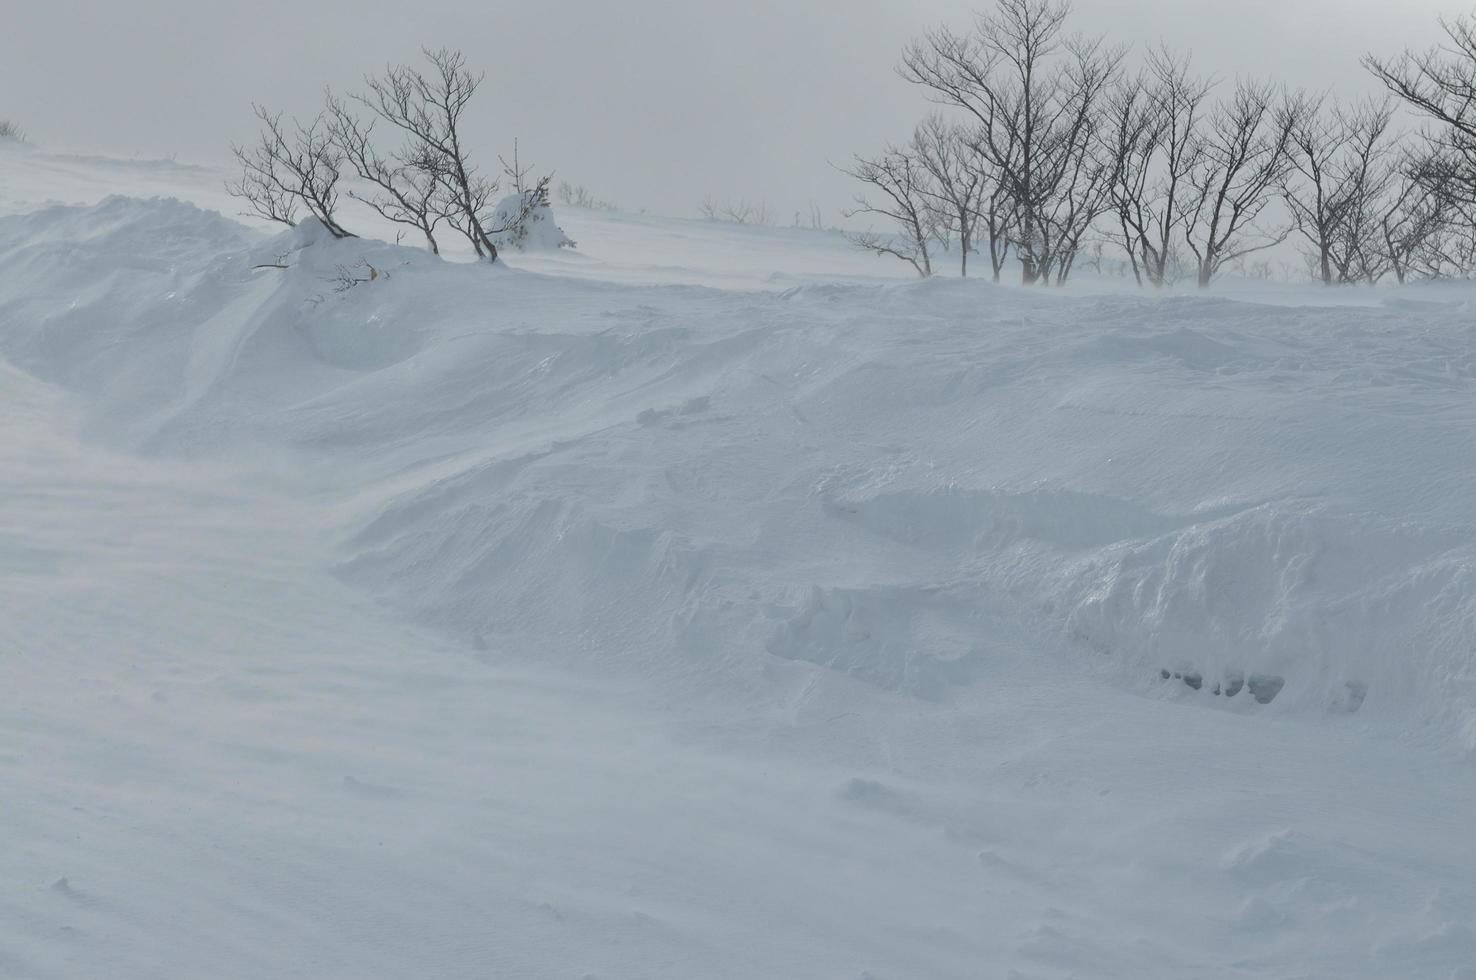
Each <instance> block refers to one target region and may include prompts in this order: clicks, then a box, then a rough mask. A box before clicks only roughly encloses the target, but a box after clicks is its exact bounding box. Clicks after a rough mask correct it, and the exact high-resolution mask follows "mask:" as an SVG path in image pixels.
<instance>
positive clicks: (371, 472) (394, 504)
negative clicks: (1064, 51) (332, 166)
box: [0, 169, 1476, 980]
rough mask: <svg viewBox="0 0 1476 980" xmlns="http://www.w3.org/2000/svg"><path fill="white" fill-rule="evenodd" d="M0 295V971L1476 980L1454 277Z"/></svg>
mask: <svg viewBox="0 0 1476 980" xmlns="http://www.w3.org/2000/svg"><path fill="white" fill-rule="evenodd" d="M119 172H120V173H122V172H124V171H121V170H120V171H119ZM129 172H130V173H131V171H129ZM98 173H99V174H100V175H104V176H105V172H104V171H103V170H101V169H100V170H99V171H98ZM115 176H116V174H115ZM8 190H10V188H9V187H3V188H0V194H4V193H6V192H7V191H8ZM36 190H37V188H36V186H35V185H32V184H30V183H23V184H22V186H21V192H22V193H25V194H27V195H35V194H36ZM10 200H13V198H12V199H10ZM0 209H3V207H0ZM607 228H608V229H610V230H612V231H618V230H624V231H626V232H631V230H632V229H635V231H636V232H639V233H641V234H645V233H647V232H649V233H650V234H651V235H652V236H653V237H661V238H664V240H666V241H679V240H681V239H682V237H683V236H684V235H687V234H689V233H694V234H695V232H693V226H692V225H689V224H684V223H681V222H670V223H667V224H665V225H662V223H661V222H660V221H659V220H658V219H645V221H644V223H641V224H623V225H610V226H607ZM702 234H704V235H706V236H708V237H707V238H706V239H705V245H704V248H707V249H710V250H711V251H710V252H707V253H705V254H710V255H717V256H722V257H724V259H725V262H724V265H723V268H724V270H727V269H729V268H730V266H729V265H728V264H727V260H728V259H732V260H733V262H734V264H736V265H739V266H742V265H743V263H744V262H745V261H749V262H751V263H752V264H751V265H750V266H748V268H759V267H760V266H759V264H758V263H759V262H764V263H767V262H770V261H773V262H776V263H777V264H781V265H783V264H787V263H789V262H790V261H791V260H792V259H793V258H794V257H795V256H794V254H791V253H784V252H782V251H781V253H780V254H778V255H777V256H775V255H773V254H772V253H771V250H772V249H773V248H774V247H775V243H776V242H780V243H781V244H782V239H781V238H778V237H776V236H775V235H774V234H771V233H768V232H761V231H760V230H756V229H741V230H739V229H735V230H733V231H732V232H731V236H732V237H731V238H730V239H728V240H726V241H725V240H724V239H723V237H722V236H723V235H724V234H729V233H728V232H725V231H724V230H722V229H708V230H704V231H703V232H702ZM765 236H767V237H765ZM808 241H809V244H808V245H806V246H804V247H806V248H809V247H812V246H813V247H814V248H815V249H816V254H817V255H819V254H820V252H821V248H820V245H819V244H818V240H817V239H813V238H812V239H809V240H808ZM625 244H626V243H625V242H622V241H620V240H616V241H615V243H614V244H612V245H611V248H612V249H613V250H618V251H621V252H622V253H623V252H625V251H626V249H625V247H624V246H625ZM837 247H838V246H837ZM766 250H770V251H766ZM761 254H762V255H763V258H762V259H759V258H756V257H757V256H759V255H761ZM745 257H747V258H746V259H745ZM822 258H823V256H822ZM825 261H826V262H829V261H830V260H829V259H825ZM0 263H3V264H0V268H3V269H5V270H6V272H5V274H3V275H0V500H3V501H4V506H3V507H0V573H3V581H4V588H3V589H0V624H3V625H0V641H3V643H0V690H3V691H5V692H7V693H10V692H14V696H13V697H12V698H11V699H10V702H11V703H10V705H9V710H7V711H5V712H0V744H3V746H4V749H3V750H0V782H3V784H4V785H5V786H6V787H7V790H8V793H9V796H8V798H7V799H10V798H13V799H14V800H15V801H17V802H16V804H15V805H9V803H7V805H6V806H3V807H0V840H3V841H5V842H6V843H7V844H9V843H11V842H14V843H13V846H7V847H0V880H3V881H5V882H7V883H13V887H7V888H5V889H3V890H0V949H3V953H0V973H3V974H5V975H7V976H9V975H12V974H13V975H16V976H26V977H31V976H36V977H46V976H59V977H60V976H77V975H88V976H93V975H97V976H104V975H105V976H110V977H118V978H120V980H145V978H153V977H157V976H161V975H163V976H201V975H211V974H212V972H219V964H220V963H221V962H222V959H221V957H222V950H228V951H229V954H228V955H229V957H230V963H231V969H232V971H233V974H234V975H240V976H252V977H258V976H259V977H268V976H270V977H278V976H289V975H295V974H296V973H297V972H300V971H301V969H302V964H303V963H308V962H311V963H313V964H314V965H313V967H312V969H313V970H314V975H315V976H322V977H335V978H336V977H345V978H349V977H354V978H357V977H363V976H380V975H394V976H447V977H461V976H484V975H517V976H569V977H577V976H600V977H618V976H652V977H661V978H672V980H675V978H683V980H685V978H690V977H693V976H713V977H727V976H733V977H744V978H747V977H771V976H773V977H789V976H806V977H807V976H836V977H853V978H854V977H923V976H926V977H972V976H976V975H978V974H979V971H980V964H990V968H991V969H993V970H994V971H995V972H996V973H998V974H999V975H1001V976H1004V975H1010V976H1019V977H1056V976H1067V975H1072V976H1090V977H1102V978H1122V980H1129V978H1131V980H1143V978H1158V977H1163V978H1175V980H1177V978H1182V977H1201V976H1220V975H1224V974H1226V973H1227V971H1228V973H1229V974H1233V975H1236V976H1247V977H1250V976H1257V977H1261V976H1266V977H1270V976H1314V975H1316V976H1321V975H1336V976H1339V977H1350V978H1351V977H1369V978H1384V977H1390V976H1401V977H1404V976H1409V977H1421V978H1423V977H1439V978H1448V977H1454V976H1465V975H1466V972H1467V971H1468V970H1469V966H1470V964H1471V963H1473V962H1476V930H1473V929H1472V922H1473V921H1476V919H1473V915H1476V874H1473V868H1476V848H1473V845H1472V843H1471V833H1470V826H1469V825H1470V814H1471V813H1472V812H1473V810H1476V785H1473V783H1472V780H1471V778H1470V765H1469V761H1470V760H1469V758H1460V757H1459V756H1458V755H1456V754H1455V753H1452V752H1450V751H1449V749H1450V748H1451V747H1452V746H1454V747H1456V748H1469V747H1470V746H1472V744H1473V742H1476V731H1473V728H1472V719H1473V717H1476V710H1473V702H1472V698H1473V687H1476V685H1473V666H1472V658H1473V650H1476V614H1473V608H1472V596H1473V594H1476V582H1473V581H1472V568H1473V567H1476V554H1473V541H1476V521H1473V520H1472V508H1471V504H1470V497H1469V493H1468V490H1469V486H1470V483H1471V477H1472V472H1471V470H1472V468H1473V467H1476V462H1473V461H1476V453H1473V450H1476V445H1473V440H1476V435H1473V433H1476V427H1473V425H1472V423H1473V422H1476V418H1473V414H1476V408H1473V406H1476V399H1473V398H1472V397H1471V396H1472V394H1473V392H1472V387H1473V384H1476V359H1473V355H1472V350H1473V346H1472V340H1473V336H1472V330H1473V328H1472V325H1471V323H1472V320H1471V316H1470V307H1469V305H1467V304H1468V298H1469V294H1468V292H1466V291H1464V290H1462V289H1459V288H1457V289H1451V290H1429V291H1401V292H1399V293H1393V294H1389V293H1382V294H1381V293H1374V292H1364V291H1359V292H1357V293H1356V294H1351V295H1355V296H1357V297H1359V301H1360V302H1361V303H1363V307H1362V308H1351V309H1339V310H1334V309H1329V308H1327V307H1326V306H1323V305H1319V300H1320V297H1321V296H1323V295H1324V294H1319V293H1307V294H1300V295H1297V296H1296V297H1289V298H1288V299H1289V300H1290V299H1291V298H1294V299H1295V300H1296V302H1297V304H1298V306H1297V307H1296V308H1291V307H1289V306H1271V305H1260V306H1257V305H1253V304H1249V303H1236V302H1229V301H1226V300H1224V299H1201V298H1194V299H1167V300H1161V299H1156V298H1144V297H1133V298H1116V299H1114V298H1104V297H1072V296H1069V295H1067V296H1063V295H1060V294H1033V293H1022V292H1019V291H1016V290H1010V289H996V288H991V287H989V286H987V285H985V284H978V283H957V282H930V283H922V284H913V285H906V286H900V287H899V286H886V285H881V284H871V285H866V286H856V285H845V284H837V283H819V282H817V283H810V284H806V285H804V286H801V287H799V288H795V289H791V290H786V291H784V292H782V293H777V292H759V291H749V292H738V291H733V290H719V289H712V288H694V287H692V286H675V285H672V284H671V283H672V281H673V280H678V281H682V282H689V281H691V280H692V279H693V278H699V277H705V278H704V279H703V281H706V282H709V283H710V282H720V283H724V284H731V283H732V282H733V279H732V278H731V277H730V275H729V273H728V272H727V271H722V272H718V273H713V272H711V271H707V272H704V271H703V270H702V268H701V263H700V261H699V260H696V259H694V260H692V262H690V263H687V264H684V265H683V266H682V267H681V268H679V269H676V270H669V269H663V270H653V269H652V268H650V267H649V266H648V267H646V268H644V269H643V270H636V269H635V268H634V267H631V266H627V267H624V268H621V269H618V270H615V271H613V272H612V270H611V267H609V266H608V265H604V264H602V263H600V260H598V259H596V258H594V257H592V256H589V257H585V258H584V259H582V260H581V263H580V264H581V267H582V268H583V269H585V270H586V271H587V272H588V273H589V275H590V276H591V277H592V278H600V277H606V278H614V277H620V276H625V277H629V276H636V275H639V276H641V277H644V279H645V280H646V281H643V282H641V283H638V284H633V285H625V286H614V285H609V284H601V283H599V282H594V281H578V280H575V279H572V278H570V277H568V276H560V277H555V276H549V275H529V274H525V273H523V272H520V271H518V269H517V266H516V265H514V267H513V268H512V269H508V268H502V267H488V266H486V265H471V264H457V263H453V262H443V261H438V260H435V259H432V258H430V257H428V256H426V255H425V253H423V252H420V251H418V250H415V249H407V248H397V247H394V246H389V245H385V244H383V243H379V242H374V241H366V240H345V241H338V240H333V239H331V238H329V237H327V236H325V235H324V234H323V233H322V229H321V228H319V227H317V226H315V225H313V224H311V223H305V224H304V225H303V226H301V227H299V228H296V229H292V230H290V231H285V232H282V233H280V234H273V235H271V236H265V235H261V234H258V233H255V232H250V231H247V230H246V229H244V228H242V227H240V226H238V225H236V224H234V223H233V222H230V221H226V220H224V219H221V218H220V217H219V216H217V215H214V214H211V213H209V212H206V211H202V210H199V209H197V208H195V207H193V206H191V205H188V204H183V203H180V202H178V201H171V200H133V199H123V198H113V199H109V200H106V201H104V202H103V203H102V204H100V205H97V206H95V207H80V208H77V207H74V208H50V209H46V210H44V211H41V212H38V213H36V214H27V215H22V216H18V217H12V218H0ZM837 264H839V262H838V261H837ZM745 275H746V274H745ZM744 281H746V282H750V283H751V280H748V279H745V280H744ZM767 285H768V286H769V287H772V285H773V284H767ZM1349 295H1350V294H1347V293H1339V294H1337V297H1336V298H1337V300H1338V301H1339V302H1347V300H1346V297H1347V296H1349ZM1379 296H1389V297H1390V299H1391V300H1392V301H1391V302H1390V303H1388V304H1386V305H1383V306H1379V305H1376V304H1375V303H1374V302H1373V301H1374V300H1375V299H1377V297H1379ZM78 427H80V429H81V435H82V436H83V437H84V438H79V436H78V433H77V432H76V431H75V429H76V428H78ZM406 614H409V615H408V616H407V615H406ZM413 620H418V621H419V622H415V621H413ZM427 624H428V625H429V626H430V627H432V628H430V629H427V628H425V627H426V625H427ZM543 661H553V662H555V663H554V665H553V666H549V665H547V664H545V663H543ZM1410 734H1414V735H1416V736H1418V737H1414V738H1410V737H1407V736H1408V735H1410ZM1391 735H1392V736H1395V737H1390V736H1391ZM838 895H843V896H844V901H840V902H838V901H837V896H838ZM489 924H490V926H489ZM489 928H490V929H491V930H492V931H491V932H490V933H489V931H488V930H489ZM387 931H389V932H392V933H393V934H394V935H395V936H396V937H399V938H400V939H402V940H403V941H397V942H395V943H390V944H386V943H385V942H383V941H382V940H383V937H384V936H385V935H386V933H387ZM160 935H169V936H171V937H182V938H181V939H180V941H178V942H168V943H163V944H161V943H159V942H158V941H157V937H158V936H160ZM755 935H763V936H764V937H765V941H764V942H762V943H755V942H753V937H754V936H755ZM489 936H491V937H492V938H491V939H490V940H489V939H488V937H489Z"/></svg>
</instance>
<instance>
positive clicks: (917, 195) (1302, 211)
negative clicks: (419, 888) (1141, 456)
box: [842, 0, 1476, 286]
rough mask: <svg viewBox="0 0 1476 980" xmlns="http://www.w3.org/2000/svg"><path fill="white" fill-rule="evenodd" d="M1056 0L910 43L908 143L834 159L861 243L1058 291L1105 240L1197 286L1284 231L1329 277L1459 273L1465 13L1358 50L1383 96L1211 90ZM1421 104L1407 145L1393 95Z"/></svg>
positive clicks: (1472, 161) (1464, 271)
mask: <svg viewBox="0 0 1476 980" xmlns="http://www.w3.org/2000/svg"><path fill="white" fill-rule="evenodd" d="M1069 16H1070V5H1069V3H1068V2H1067V0H995V2H994V7H993V9H992V10H991V11H989V12H988V13H984V14H981V15H979V16H978V17H977V18H976V20H975V22H974V24H973V26H972V29H970V30H968V31H965V32H955V31H953V30H951V29H948V28H939V29H937V30H934V31H931V32H929V33H928V34H926V35H924V36H923V37H922V38H920V39H919V40H918V41H916V42H914V43H913V44H911V45H909V46H908V47H907V48H906V49H905V51H904V53H903V56H902V61H901V65H900V68H899V71H900V73H901V75H902V77H903V78H904V79H906V80H907V81H909V82H912V83H913V84H916V85H919V86H921V87H922V88H923V89H924V90H925V91H926V93H927V94H928V96H929V98H930V99H931V100H932V101H933V102H935V103H937V104H939V105H940V106H942V107H945V111H947V112H948V115H947V116H944V115H934V116H931V117H929V118H928V119H926V120H925V121H924V122H923V123H922V124H921V125H920V126H918V127H917V130H916V131H915V132H914V134H913V137H912V139H911V140H910V141H908V142H907V143H906V144H904V145H900V146H899V145H889V146H888V147H887V148H886V149H885V150H884V151H883V152H882V153H881V154H879V155H876V156H869V157H867V156H858V157H857V158H856V159H855V160H854V161H853V163H852V164H851V165H848V166H846V167H843V168H842V169H843V170H844V171H845V172H846V173H848V174H850V175H851V176H853V177H855V178H856V179H857V180H858V181H860V182H861V183H862V184H863V185H864V187H865V189H864V193H863V194H862V195H861V196H860V197H858V199H857V201H858V203H857V207H856V209H855V210H853V211H852V212H850V213H849V214H850V215H851V216H856V215H870V216H873V217H875V218H877V219H878V220H879V221H880V222H881V223H882V224H883V226H884V227H885V229H886V230H885V231H884V232H874V231H872V232H866V233H861V234H855V235H853V236H852V239H853V241H855V242H856V244H857V245H859V246H861V247H863V248H866V249H869V250H871V251H874V252H876V253H878V254H881V255H890V256H895V257H897V258H900V259H902V260H904V261H906V262H908V263H909V264H911V265H912V266H913V267H914V268H915V269H917V271H918V273H919V274H920V275H930V274H931V273H932V271H933V270H934V269H935V268H936V267H937V262H938V259H939V257H940V254H941V253H944V252H948V251H950V250H951V249H953V248H954V247H956V248H957V249H958V252H959V258H958V268H959V270H960V272H961V273H962V274H964V275H967V274H968V270H969V265H968V263H969V256H970V254H973V253H979V254H983V255H986V256H987V258H988V260H989V266H990V271H991V274H992V275H993V277H994V278H995V279H996V280H998V279H999V278H1000V276H1001V273H1002V271H1003V270H1004V268H1005V266H1006V264H1007V263H1008V262H1010V261H1013V262H1016V263H1018V265H1019V268H1020V276H1021V281H1022V282H1024V283H1026V284H1032V283H1038V284H1047V283H1054V284H1059V283H1062V282H1064V281H1066V279H1067V278H1068V277H1069V275H1070V274H1071V271H1072V269H1073V267H1074V266H1075V264H1076V262H1077V260H1078V258H1081V257H1084V256H1085V257H1086V259H1087V260H1088V261H1089V262H1090V263H1092V264H1093V265H1094V266H1095V267H1099V268H1100V266H1101V263H1102V248H1103V247H1104V245H1105V244H1106V243H1110V244H1111V245H1113V246H1115V251H1118V252H1120V253H1121V254H1123V255H1124V256H1125V257H1126V263H1127V267H1128V268H1129V269H1130V271H1131V274H1132V275H1133V277H1134V278H1135V279H1136V280H1137V281H1138V282H1139V283H1140V284H1144V285H1151V286H1164V285H1167V284H1170V283H1172V282H1175V281H1177V280H1179V279H1181V278H1188V277H1193V279H1194V280H1195V281H1196V282H1197V283H1198V284H1199V285H1200V286H1205V285H1208V284H1209V283H1210V282H1211V281H1212V280H1213V279H1214V278H1215V277H1216V276H1217V275H1219V274H1220V273H1222V272H1223V271H1225V270H1227V269H1237V270H1246V269H1249V268H1251V267H1255V268H1257V269H1263V268H1264V269H1274V268H1275V266H1274V264H1272V263H1271V262H1270V260H1266V259H1262V258H1259V257H1258V253H1263V252H1265V251H1266V250H1268V249H1272V248H1274V247H1275V246H1278V245H1281V244H1282V243H1284V242H1287V241H1289V240H1290V241H1293V242H1295V243H1296V244H1297V245H1298V246H1299V247H1300V249H1301V250H1302V253H1303V255H1304V256H1305V258H1306V260H1307V267H1308V270H1309V271H1310V273H1311V274H1312V276H1313V277H1314V278H1316V279H1317V280H1319V281H1321V282H1324V283H1328V284H1336V283H1356V282H1364V283H1373V282H1378V281H1380V280H1381V279H1383V278H1385V277H1391V276H1392V277H1393V278H1396V279H1398V280H1399V281H1404V280H1406V279H1408V278H1411V277H1441V276H1451V275H1469V274H1472V273H1473V272H1476V19H1472V18H1460V19H1457V20H1454V21H1448V22H1443V26H1444V28H1445V32H1446V35H1447V38H1448V40H1449V43H1448V44H1446V45H1444V46H1442V47H1439V48H1435V49H1431V50H1430V51H1426V52H1422V53H1415V52H1406V53H1405V54H1403V55H1402V56H1400V57H1398V58H1395V59H1391V60H1384V59H1379V58H1376V57H1372V56H1371V57H1369V58H1366V59H1365V60H1364V64H1365V65H1366V66H1367V67H1368V69H1369V70H1370V71H1371V72H1373V74H1374V75H1375V76H1376V77H1377V78H1378V79H1379V80H1380V81H1382V82H1383V83H1384V85H1385V86H1386V87H1387V88H1388V89H1389V90H1390V92H1391V93H1392V94H1393V98H1391V99H1389V100H1388V101H1364V102H1358V103H1354V104H1338V103H1337V102H1335V101H1334V100H1332V99H1330V98H1311V97H1308V96H1306V95H1304V94H1302V93H1294V92H1288V91H1285V90H1283V89H1281V88H1280V87H1278V86H1275V85H1273V84H1271V83H1269V82H1266V81H1262V80H1257V79H1253V78H1242V79H1239V80H1237V81H1235V82H1234V83H1233V84H1231V83H1218V82H1216V81H1214V80H1211V79H1207V78H1203V77H1201V76H1199V75H1197V74H1196V73H1195V72H1194V71H1193V69H1192V66H1191V65H1190V62H1189V59H1188V58H1187V57H1185V56H1181V55H1177V54H1175V53H1173V52H1172V51H1170V50H1168V49H1167V48H1164V47H1161V46H1160V47H1158V48H1155V49H1151V50H1149V51H1148V52H1147V53H1146V56H1145V57H1143V58H1142V59H1141V65H1140V67H1138V68H1137V69H1136V70H1134V69H1131V68H1128V67H1125V65H1126V58H1125V55H1126V52H1125V50H1124V49H1122V48H1118V47H1113V46H1109V45H1108V44H1107V42H1106V40H1105V39H1104V38H1102V37H1085V36H1081V35H1078V34H1071V33H1068V31H1067V22H1068V19H1069ZM1399 102H1402V103H1404V104H1405V105H1407V106H1408V107H1410V108H1412V109H1414V110H1415V111H1416V112H1417V113H1419V114H1420V115H1421V116H1423V117H1424V119H1425V120H1426V123H1427V126H1426V129H1425V130H1424V131H1423V132H1422V133H1420V134H1419V135H1418V138H1417V139H1416V140H1413V141H1411V140H1410V139H1408V138H1406V137H1405V136H1404V135H1402V134H1401V133H1400V132H1399V128H1398V126H1397V113H1396V105H1397V104H1398V103H1399Z"/></svg>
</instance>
